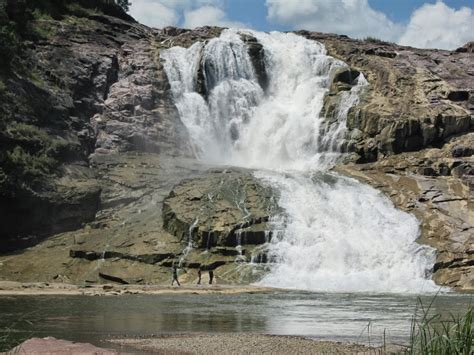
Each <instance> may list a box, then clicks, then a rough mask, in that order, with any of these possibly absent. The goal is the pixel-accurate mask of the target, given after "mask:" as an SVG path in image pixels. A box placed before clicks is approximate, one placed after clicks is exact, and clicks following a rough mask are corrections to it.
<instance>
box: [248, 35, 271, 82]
mask: <svg viewBox="0 0 474 355" xmlns="http://www.w3.org/2000/svg"><path fill="white" fill-rule="evenodd" d="M242 39H243V41H244V42H245V44H247V48H248V53H249V56H250V59H251V60H252V64H253V67H254V69H255V73H256V75H257V79H258V83H259V84H260V87H261V88H262V89H263V90H264V91H265V90H266V89H267V87H268V83H269V79H268V74H267V70H266V68H265V50H264V48H263V45H262V44H261V43H259V42H258V40H257V39H256V38H255V37H253V36H249V35H242Z"/></svg>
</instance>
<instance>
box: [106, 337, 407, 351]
mask: <svg viewBox="0 0 474 355" xmlns="http://www.w3.org/2000/svg"><path fill="white" fill-rule="evenodd" d="M104 343H105V344H107V343H109V344H113V345H112V346H113V348H114V349H116V350H118V351H120V349H121V348H122V349H123V350H124V351H127V350H132V351H144V352H152V353H160V354H161V353H163V354H204V353H205V354H223V353H232V354H250V353H262V354H263V353H265V354H292V353H303V354H309V353H311V354H328V353H331V354H332V353H339V354H359V355H362V354H382V353H383V351H392V352H396V351H400V350H401V349H402V347H401V346H398V345H394V344H386V345H385V349H384V346H383V345H382V346H369V345H366V344H363V343H353V342H344V341H335V340H320V339H314V338H310V337H305V336H298V335H275V334H264V333H262V334H259V333H191V334H190V333H187V334H186V333H183V334H179V333H177V334H164V335H158V336H152V337H130V338H112V339H106V340H105V341H104Z"/></svg>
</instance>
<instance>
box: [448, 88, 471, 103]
mask: <svg viewBox="0 0 474 355" xmlns="http://www.w3.org/2000/svg"><path fill="white" fill-rule="evenodd" d="M448 100H451V101H467V100H469V91H467V90H454V91H450V92H449V93H448Z"/></svg>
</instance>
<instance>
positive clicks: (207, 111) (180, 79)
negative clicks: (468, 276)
mask: <svg viewBox="0 0 474 355" xmlns="http://www.w3.org/2000/svg"><path fill="white" fill-rule="evenodd" d="M244 36H251V37H254V38H256V39H257V40H258V42H259V43H260V44H261V45H263V48H264V53H265V58H264V61H265V68H266V71H267V73H266V74H267V76H268V78H269V83H268V86H266V87H265V90H263V89H262V88H261V87H260V85H259V82H258V73H256V72H255V68H254V67H253V64H252V58H250V56H249V51H248V48H247V45H246V43H245V42H244V39H243V38H244ZM161 57H162V60H163V64H164V68H165V71H166V73H167V75H168V79H169V81H170V84H171V89H172V92H173V95H174V99H175V103H176V106H177V108H178V111H179V113H180V117H181V119H182V121H183V123H184V124H185V126H186V127H187V129H188V131H189V134H190V137H191V140H192V142H191V143H192V144H193V147H194V151H195V153H196V156H197V157H198V158H199V159H201V160H202V161H205V162H207V163H214V164H222V165H234V166H242V167H247V168H252V169H254V170H255V176H256V177H257V178H258V179H260V180H261V181H262V183H264V184H269V185H271V186H272V188H273V189H275V190H277V191H278V192H279V195H280V200H279V205H280V207H282V209H283V211H284V212H283V213H282V215H281V216H275V217H274V218H273V221H272V228H273V231H274V233H272V235H273V236H274V237H273V239H272V240H271V241H270V242H269V246H268V249H269V252H268V255H269V260H270V261H271V264H270V265H271V266H270V272H269V273H268V274H267V275H266V276H265V277H264V278H263V280H261V281H260V283H261V284H263V285H267V286H276V287H284V288H297V289H307V290H317V291H331V292H345V291H351V292H354V291H355V292H362V291H363V292H422V291H423V292H424V291H433V290H435V289H436V286H435V285H434V283H433V282H432V281H431V280H428V279H427V274H428V271H427V270H430V268H431V267H432V265H433V263H434V251H433V249H431V248H429V247H426V246H420V245H418V244H417V243H416V242H415V240H416V239H417V237H418V235H419V225H418V222H417V221H416V219H415V218H414V217H413V216H411V215H409V214H407V213H404V212H402V211H398V210H397V209H395V207H394V206H393V204H392V203H391V202H390V201H389V200H388V199H387V198H386V197H385V196H383V195H382V194H381V193H379V192H377V191H376V190H375V189H373V188H371V187H368V186H365V185H363V184H361V183H358V182H357V181H355V180H353V179H349V178H345V177H342V176H339V175H337V174H334V173H331V172H329V171H328V169H329V168H330V167H332V166H333V165H334V164H335V163H336V161H337V159H339V158H340V157H341V145H342V144H343V142H344V139H345V137H346V118H347V114H348V111H349V109H350V108H351V107H352V106H353V105H355V104H357V102H358V99H359V94H360V93H361V92H362V91H363V90H364V88H365V87H366V86H367V85H368V83H367V81H366V80H365V78H364V76H363V75H362V74H361V75H360V76H359V78H358V80H357V83H356V84H355V85H354V86H353V87H352V89H351V90H350V91H346V92H344V93H342V95H340V96H341V101H340V104H339V107H338V108H337V110H336V115H335V116H336V117H335V118H336V120H335V121H334V120H333V121H331V120H327V119H326V118H325V117H324V116H323V115H322V108H323V100H324V97H325V95H326V93H327V92H328V90H329V87H330V85H331V81H332V78H333V76H334V73H335V71H336V70H337V69H338V68H341V67H346V66H347V65H346V64H345V63H344V62H342V61H340V60H338V59H335V58H333V57H330V56H328V55H327V53H326V50H325V48H324V46H323V45H322V44H321V43H318V42H316V41H311V40H307V39H305V38H303V37H300V36H297V35H295V34H291V33H278V32H272V33H260V32H255V31H238V30H232V29H229V30H224V31H223V32H222V34H221V36H220V37H218V38H214V39H212V40H210V41H208V42H207V43H196V44H194V45H193V46H191V47H190V48H188V49H184V48H180V47H174V48H170V49H168V50H165V51H163V52H162V53H161Z"/></svg>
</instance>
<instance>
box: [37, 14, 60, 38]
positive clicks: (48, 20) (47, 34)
mask: <svg viewBox="0 0 474 355" xmlns="http://www.w3.org/2000/svg"><path fill="white" fill-rule="evenodd" d="M33 18H34V20H35V21H34V22H33V23H32V29H33V31H34V32H36V34H37V35H39V36H41V37H42V38H44V39H50V38H52V37H54V36H55V35H56V31H57V29H56V27H55V26H54V24H55V21H54V19H53V18H52V17H51V15H50V14H49V13H46V12H42V11H40V10H39V9H35V10H34V11H33Z"/></svg>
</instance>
